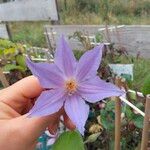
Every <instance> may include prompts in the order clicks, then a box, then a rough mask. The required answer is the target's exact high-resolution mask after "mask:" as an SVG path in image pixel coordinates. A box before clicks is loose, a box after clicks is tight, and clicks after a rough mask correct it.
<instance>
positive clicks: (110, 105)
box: [105, 100, 115, 111]
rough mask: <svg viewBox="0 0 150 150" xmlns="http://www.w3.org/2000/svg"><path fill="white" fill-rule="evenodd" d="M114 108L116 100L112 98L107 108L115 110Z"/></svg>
mask: <svg viewBox="0 0 150 150" xmlns="http://www.w3.org/2000/svg"><path fill="white" fill-rule="evenodd" d="M114 108H115V102H114V101H112V100H110V101H108V102H107V104H106V108H105V109H106V110H107V111H113V110H114Z"/></svg>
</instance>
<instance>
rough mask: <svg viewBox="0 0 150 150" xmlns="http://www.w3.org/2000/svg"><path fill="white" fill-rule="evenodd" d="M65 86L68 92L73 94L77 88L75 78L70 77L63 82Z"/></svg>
mask: <svg viewBox="0 0 150 150" xmlns="http://www.w3.org/2000/svg"><path fill="white" fill-rule="evenodd" d="M65 88H66V90H67V92H68V93H69V94H73V93H74V92H75V91H76V89H77V82H76V81H75V79H70V80H67V81H66V82H65Z"/></svg>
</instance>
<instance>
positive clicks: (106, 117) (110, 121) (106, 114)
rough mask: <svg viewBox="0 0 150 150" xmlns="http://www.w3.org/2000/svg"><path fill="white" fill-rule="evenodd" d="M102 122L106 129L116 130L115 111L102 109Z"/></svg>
mask: <svg viewBox="0 0 150 150" xmlns="http://www.w3.org/2000/svg"><path fill="white" fill-rule="evenodd" d="M101 123H102V125H103V127H104V128H105V129H106V130H109V131H113V130H114V112H112V111H106V110H104V109H103V110H101Z"/></svg>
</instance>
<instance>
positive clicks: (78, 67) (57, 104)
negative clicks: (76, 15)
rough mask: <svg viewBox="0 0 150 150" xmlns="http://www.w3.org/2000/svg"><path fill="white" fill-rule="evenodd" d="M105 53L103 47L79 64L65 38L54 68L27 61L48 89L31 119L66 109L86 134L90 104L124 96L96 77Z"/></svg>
mask: <svg viewBox="0 0 150 150" xmlns="http://www.w3.org/2000/svg"><path fill="white" fill-rule="evenodd" d="M102 49H103V45H100V46H97V47H95V48H94V49H92V50H90V51H88V52H86V53H85V54H84V55H83V56H82V57H81V58H80V60H79V61H76V59H75V57H74V55H73V52H72V50H71V49H70V48H69V46H68V44H67V43H66V41H65V39H64V37H63V36H62V38H61V39H60V42H59V44H58V47H57V49H56V53H55V58H54V63H53V64H49V63H33V62H32V61H30V59H27V65H28V67H29V68H30V70H31V71H32V73H33V75H34V76H36V77H37V78H38V79H39V81H40V84H41V86H42V87H43V88H44V89H47V90H45V91H43V92H42V93H41V95H40V96H39V97H38V99H37V101H36V103H35V105H34V107H33V108H32V109H31V110H30V112H29V116H30V117H32V116H46V115H50V114H53V113H55V112H58V111H59V110H60V109H61V108H62V107H64V109H65V112H66V113H67V115H68V117H69V118H70V119H71V121H72V122H73V123H74V124H75V125H76V128H77V129H78V130H79V131H80V133H81V134H84V126H85V123H86V120H87V118H88V114H89V106H88V105H87V104H86V101H87V102H90V103H95V102H98V101H100V100H102V99H104V98H107V97H111V96H120V95H122V94H123V93H124V92H123V91H121V90H120V89H119V88H117V87H116V86H114V85H113V84H111V83H106V82H105V81H103V80H101V79H100V78H99V77H98V76H97V75H96V74H97V69H98V67H99V64H100V60H101V57H102Z"/></svg>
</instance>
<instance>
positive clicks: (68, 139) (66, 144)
mask: <svg viewBox="0 0 150 150" xmlns="http://www.w3.org/2000/svg"><path fill="white" fill-rule="evenodd" d="M52 150H84V143H83V140H82V137H81V135H80V133H78V132H76V131H67V132H64V133H62V134H61V135H60V137H59V138H58V139H57V141H56V142H55V143H54V145H53V147H52Z"/></svg>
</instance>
